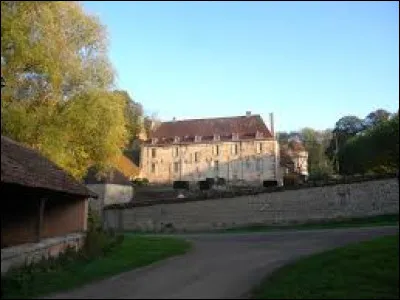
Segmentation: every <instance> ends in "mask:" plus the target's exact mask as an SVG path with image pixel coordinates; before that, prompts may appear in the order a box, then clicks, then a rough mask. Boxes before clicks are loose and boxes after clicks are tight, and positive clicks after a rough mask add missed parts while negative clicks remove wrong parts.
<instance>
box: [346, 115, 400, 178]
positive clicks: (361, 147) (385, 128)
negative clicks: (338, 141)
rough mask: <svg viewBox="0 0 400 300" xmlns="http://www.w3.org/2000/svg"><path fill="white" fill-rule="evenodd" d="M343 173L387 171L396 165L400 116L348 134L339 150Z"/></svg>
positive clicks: (395, 168) (394, 168)
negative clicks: (359, 131)
mask: <svg viewBox="0 0 400 300" xmlns="http://www.w3.org/2000/svg"><path fill="white" fill-rule="evenodd" d="M339 162H340V169H341V173H343V174H357V173H359V174H366V173H389V172H396V171H397V170H398V168H399V116H398V115H395V116H393V117H392V118H391V119H389V120H387V121H382V122H380V123H379V124H378V125H376V126H375V127H372V128H370V129H368V130H366V131H364V132H363V133H362V134H359V135H357V136H355V137H353V138H351V139H350V140H349V141H348V142H347V143H346V144H345V145H344V146H343V147H342V148H341V149H340V151H339Z"/></svg>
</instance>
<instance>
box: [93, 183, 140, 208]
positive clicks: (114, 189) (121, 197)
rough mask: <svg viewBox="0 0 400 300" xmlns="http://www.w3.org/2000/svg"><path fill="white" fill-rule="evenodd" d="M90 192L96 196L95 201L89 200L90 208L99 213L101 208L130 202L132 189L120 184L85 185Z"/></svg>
mask: <svg viewBox="0 0 400 300" xmlns="http://www.w3.org/2000/svg"><path fill="white" fill-rule="evenodd" d="M86 186H87V187H88V188H89V189H90V190H92V191H93V192H95V193H96V194H97V195H98V198H97V199H90V201H89V202H90V208H91V209H93V210H95V211H97V212H99V213H101V211H102V210H103V207H104V206H106V205H110V204H119V203H127V202H130V201H131V200H132V198H133V194H134V189H133V186H130V185H120V184H87V185H86Z"/></svg>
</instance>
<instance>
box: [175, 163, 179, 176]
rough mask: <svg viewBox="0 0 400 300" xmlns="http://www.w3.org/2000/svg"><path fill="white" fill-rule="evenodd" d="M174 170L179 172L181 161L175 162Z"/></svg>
mask: <svg viewBox="0 0 400 300" xmlns="http://www.w3.org/2000/svg"><path fill="white" fill-rule="evenodd" d="M174 172H175V173H178V172H179V162H175V163H174Z"/></svg>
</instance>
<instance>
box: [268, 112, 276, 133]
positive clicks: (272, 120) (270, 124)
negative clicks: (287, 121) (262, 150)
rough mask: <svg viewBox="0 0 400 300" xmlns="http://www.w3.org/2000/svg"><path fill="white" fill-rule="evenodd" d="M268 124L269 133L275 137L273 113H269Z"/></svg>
mask: <svg viewBox="0 0 400 300" xmlns="http://www.w3.org/2000/svg"><path fill="white" fill-rule="evenodd" d="M269 126H270V130H271V134H272V136H273V137H274V138H275V129H274V114H273V113H270V114H269Z"/></svg>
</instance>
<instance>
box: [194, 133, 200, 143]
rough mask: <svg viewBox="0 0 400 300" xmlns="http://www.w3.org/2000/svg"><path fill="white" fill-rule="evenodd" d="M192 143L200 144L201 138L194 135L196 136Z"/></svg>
mask: <svg viewBox="0 0 400 300" xmlns="http://www.w3.org/2000/svg"><path fill="white" fill-rule="evenodd" d="M194 141H195V142H196V143H199V142H201V136H199V135H196V136H195V137H194Z"/></svg>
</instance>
